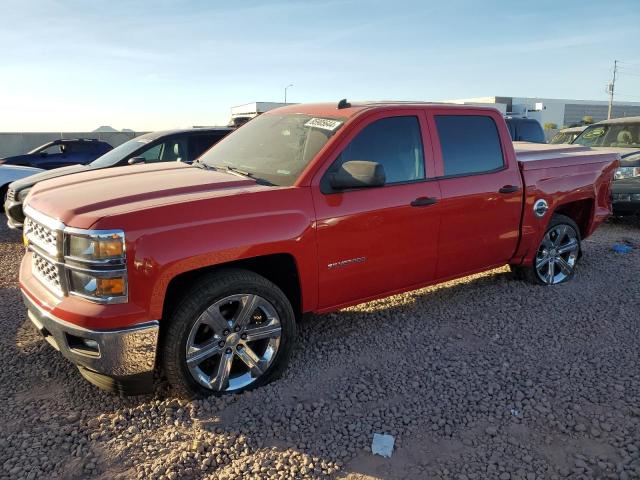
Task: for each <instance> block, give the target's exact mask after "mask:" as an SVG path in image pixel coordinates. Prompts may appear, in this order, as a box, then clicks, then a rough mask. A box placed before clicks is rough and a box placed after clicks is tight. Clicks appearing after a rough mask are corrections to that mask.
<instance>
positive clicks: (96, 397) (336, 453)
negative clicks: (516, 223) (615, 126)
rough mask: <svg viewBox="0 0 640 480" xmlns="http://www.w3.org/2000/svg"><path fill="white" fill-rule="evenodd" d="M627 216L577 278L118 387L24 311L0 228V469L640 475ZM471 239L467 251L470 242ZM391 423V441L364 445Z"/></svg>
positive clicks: (433, 299)
mask: <svg viewBox="0 0 640 480" xmlns="http://www.w3.org/2000/svg"><path fill="white" fill-rule="evenodd" d="M625 240H626V241H630V242H631V243H635V245H636V246H639V245H640V228H639V226H638V225H637V224H633V223H623V224H608V225H605V226H603V227H602V228H601V229H600V230H599V231H598V233H597V234H596V235H595V236H594V237H593V238H590V239H588V240H587V241H586V242H585V244H584V253H585V254H584V258H583V259H582V262H581V265H580V269H579V271H578V273H577V275H576V277H575V279H574V280H573V281H572V282H571V283H568V284H566V285H560V286H556V287H551V288H545V287H537V286H533V285H529V284H527V283H523V282H520V281H516V280H514V279H513V278H512V277H511V275H510V274H509V273H508V271H507V269H506V268H505V269H498V270H494V271H491V272H487V273H484V274H481V275H474V276H472V277H467V278H464V279H461V280H457V281H453V282H449V283H446V284H444V285H440V286H435V287H431V288H426V289H423V290H419V291H416V292H411V293H407V294H403V295H396V296H394V297H391V298H387V299H384V300H379V301H375V302H371V303H368V304H364V305H360V306H357V307H354V308H350V309H347V310H343V311H341V312H339V313H336V314H330V315H325V316H316V317H312V318H310V319H307V320H305V321H304V322H303V323H302V324H301V326H300V332H301V335H300V342H299V345H298V347H297V349H296V351H295V353H294V355H293V358H292V361H291V365H290V367H289V369H288V370H287V371H286V372H285V374H284V376H283V378H282V379H281V380H279V381H277V382H275V383H273V384H271V385H268V386H266V387H264V388H261V389H258V390H255V391H253V392H250V393H246V394H243V395H238V396H227V397H224V398H211V399H209V400H201V401H194V402H183V401H180V400H178V399H175V398H172V397H171V396H170V394H168V392H167V391H166V387H165V386H164V385H163V384H162V383H159V384H158V391H157V392H156V394H154V395H148V396H141V397H134V398H120V397H117V396H114V395H112V394H109V393H104V392H101V391H99V390H97V389H96V388H94V387H93V386H91V385H89V384H88V383H86V382H85V381H84V380H83V379H82V378H81V377H80V375H79V374H78V372H77V370H76V369H75V368H74V367H73V366H72V365H71V364H70V363H68V362H67V361H66V360H64V359H63V358H62V357H61V356H60V355H59V354H58V353H57V352H56V351H54V350H53V349H52V348H51V347H49V345H48V344H46V343H45V342H44V341H42V339H41V338H40V337H39V335H38V334H37V333H36V331H35V329H34V328H33V327H32V326H31V324H30V323H29V321H28V320H27V319H26V316H25V310H24V307H23V305H22V302H21V299H20V294H19V290H18V284H17V269H18V264H19V260H20V257H21V255H22V251H23V249H22V246H21V244H20V236H19V235H17V234H15V233H14V232H10V231H8V230H7V229H6V228H4V227H3V228H2V229H0V269H1V270H0V274H1V275H0V305H1V309H0V331H2V336H0V365H2V368H0V385H1V386H2V387H1V388H0V405H2V408H1V409H0V478H1V479H34V478H65V479H66V478H71V479H74V478H76V479H80V478H101V479H111V478H116V479H117V478H122V479H125V478H126V479H129V478H136V479H138V478H139V479H147V478H151V479H178V478H204V479H232V478H233V479H235V478H248V479H253V478H255V479H259V478H323V477H327V478H347V479H351V480H356V479H371V478H385V479H386V478H392V479H393V478H397V479H400V478H416V479H418V478H420V479H422V478H429V479H459V480H465V479H485V478H491V479H496V478H498V479H505V480H506V479H526V480H535V479H560V478H571V479H582V478H603V479H607V478H611V479H614V478H615V479H617V478H620V479H624V478H628V479H631V478H640V425H639V422H640V367H639V359H640V358H639V357H640V355H639V349H640V347H639V343H640V332H639V329H640V322H639V319H640V307H639V303H638V302H639V299H640V248H636V249H635V250H634V251H633V252H632V253H629V254H616V253H614V252H613V251H612V250H611V245H612V244H613V243H616V242H623V241H625ZM469 254H472V252H469ZM374 432H380V433H386V434H389V435H393V436H394V437H395V439H396V444H395V448H394V452H393V456H392V458H390V459H385V458H382V457H378V456H375V457H374V456H373V455H372V454H371V452H370V446H371V440H372V436H373V433H374Z"/></svg>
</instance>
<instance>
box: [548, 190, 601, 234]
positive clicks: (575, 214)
mask: <svg viewBox="0 0 640 480" xmlns="http://www.w3.org/2000/svg"><path fill="white" fill-rule="evenodd" d="M593 203H594V202H593V199H591V198H585V199H584V200H577V201H575V202H570V203H565V204H563V205H560V206H559V207H557V208H556V209H555V211H554V213H559V214H561V215H565V216H567V217H569V218H570V219H571V220H573V221H574V222H576V225H578V228H579V229H580V237H582V238H585V237H586V235H587V231H588V229H589V222H590V221H591V218H592V216H593Z"/></svg>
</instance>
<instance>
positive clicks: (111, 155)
mask: <svg viewBox="0 0 640 480" xmlns="http://www.w3.org/2000/svg"><path fill="white" fill-rule="evenodd" d="M147 143H149V141H148V140H146V139H143V138H134V139H133V140H129V141H128V142H124V143H123V144H122V145H118V146H117V147H116V148H114V149H113V150H110V151H108V152H107V153H105V154H104V155H102V156H101V157H98V158H96V159H95V160H94V161H93V162H91V163H90V164H89V165H91V166H92V167H112V166H114V165H115V164H116V163H118V162H119V161H120V160H123V159H125V158H126V157H128V156H129V155H131V154H132V153H133V152H135V151H136V150H137V149H139V148H140V147H143V146H145V145H146V144H147Z"/></svg>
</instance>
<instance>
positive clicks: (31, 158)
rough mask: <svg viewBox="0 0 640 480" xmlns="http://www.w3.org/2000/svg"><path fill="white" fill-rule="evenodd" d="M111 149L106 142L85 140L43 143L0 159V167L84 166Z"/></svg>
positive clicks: (49, 167) (47, 168)
mask: <svg viewBox="0 0 640 480" xmlns="http://www.w3.org/2000/svg"><path fill="white" fill-rule="evenodd" d="M112 148H113V147H112V146H111V145H109V144H108V143H107V142H103V141H101V140H93V139H86V138H75V139H62V140H54V141H53V142H48V143H45V144H44V145H41V146H39V147H38V148H36V149H34V150H31V151H30V152H29V153H25V154H24V155H14V156H12V157H6V158H2V159H0V165H21V166H25V167H35V168H43V169H45V170H51V169H54V168H60V167H65V166H69V165H85V164H87V163H91V162H93V161H94V160H95V159H96V158H98V157H100V156H102V155H104V154H105V153H107V152H108V151H109V150H111V149H112Z"/></svg>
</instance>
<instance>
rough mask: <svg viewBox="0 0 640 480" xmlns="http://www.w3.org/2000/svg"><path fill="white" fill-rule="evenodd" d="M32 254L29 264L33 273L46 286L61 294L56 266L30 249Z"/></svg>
mask: <svg viewBox="0 0 640 480" xmlns="http://www.w3.org/2000/svg"><path fill="white" fill-rule="evenodd" d="M32 255H33V261H32V262H31V265H32V272H33V274H34V275H35V276H36V277H37V278H38V279H39V280H40V281H41V282H42V283H43V284H44V285H45V286H46V287H47V288H49V289H50V290H52V291H53V292H54V293H58V294H60V295H62V293H63V292H62V285H61V283H60V273H59V268H58V266H57V265H56V264H55V263H53V262H51V261H50V260H48V259H46V258H45V257H43V256H42V255H40V254H38V253H36V252H34V251H32Z"/></svg>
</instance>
